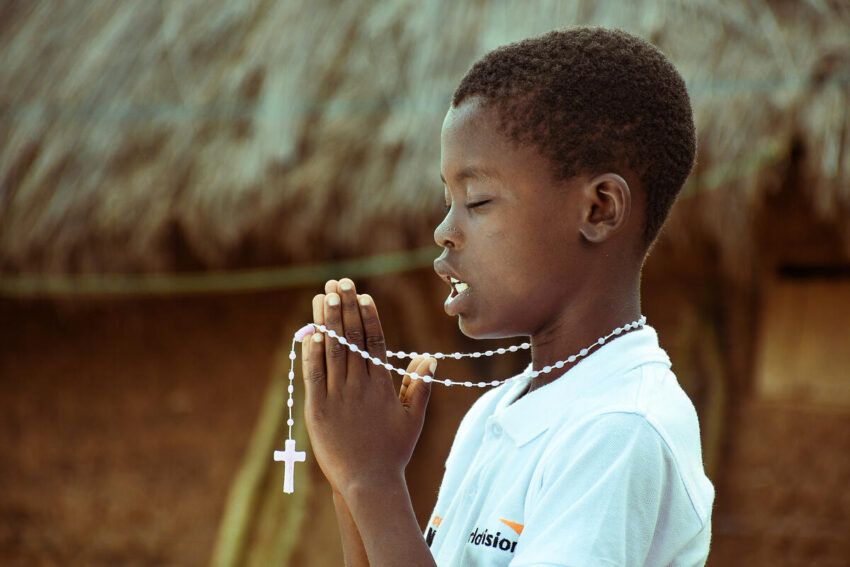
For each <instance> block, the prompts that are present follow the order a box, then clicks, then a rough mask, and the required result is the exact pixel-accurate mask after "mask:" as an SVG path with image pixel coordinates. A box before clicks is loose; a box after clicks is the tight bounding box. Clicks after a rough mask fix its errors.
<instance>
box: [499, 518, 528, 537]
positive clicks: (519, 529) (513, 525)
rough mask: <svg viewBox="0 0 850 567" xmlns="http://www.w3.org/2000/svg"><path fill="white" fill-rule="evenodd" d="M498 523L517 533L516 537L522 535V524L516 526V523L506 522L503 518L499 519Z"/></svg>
mask: <svg viewBox="0 0 850 567" xmlns="http://www.w3.org/2000/svg"><path fill="white" fill-rule="evenodd" d="M499 521H500V522H502V523H503V524H505V525H506V526H508V527H509V528H511V529H512V530H513V531H515V532H516V533H517V535H522V529H523V528H524V527H525V525H523V524H518V523H516V522H512V521H510V520H506V519H504V518H499Z"/></svg>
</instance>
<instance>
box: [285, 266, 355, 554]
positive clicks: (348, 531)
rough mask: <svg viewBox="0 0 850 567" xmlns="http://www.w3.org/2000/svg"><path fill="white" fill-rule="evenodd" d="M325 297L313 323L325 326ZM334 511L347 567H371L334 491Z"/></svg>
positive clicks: (306, 346)
mask: <svg viewBox="0 0 850 567" xmlns="http://www.w3.org/2000/svg"><path fill="white" fill-rule="evenodd" d="M338 291H339V290H338V285H337V281H336V280H331V281H329V282H327V283H326V284H325V293H326V294H327V293H338ZM324 306H325V295H324V294H319V295H317V296H316V297H314V298H313V322H314V323H316V324H317V325H324V324H325V310H324ZM310 344H311V341H309V340H307V341H304V342H303V343H302V344H301V349H302V350H301V360H302V364H303V367H302V370H303V372H304V376H306V375H307V372H308V368H307V364H306V361H307V360H308V359H309V350H310ZM333 502H334V510H335V511H336V520H337V525H338V526H339V534H340V540H341V542H342V554H343V557H344V559H345V566H346V567H369V559H368V558H367V557H366V549H365V548H364V547H363V540H362V539H361V538H360V531H359V530H358V529H357V524H355V523H354V518H352V517H351V511H350V510H349V509H348V505H347V504H346V503H345V499H344V498H343V497H342V495H341V494H340V493H339V492H338V491H337V490H336V489H334V491H333Z"/></svg>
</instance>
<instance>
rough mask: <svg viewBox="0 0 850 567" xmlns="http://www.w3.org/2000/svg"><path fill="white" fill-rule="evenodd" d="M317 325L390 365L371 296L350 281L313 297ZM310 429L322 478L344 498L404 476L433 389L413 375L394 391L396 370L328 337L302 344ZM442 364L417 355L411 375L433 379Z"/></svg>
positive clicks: (315, 336)
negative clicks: (413, 376) (439, 364)
mask: <svg viewBox="0 0 850 567" xmlns="http://www.w3.org/2000/svg"><path fill="white" fill-rule="evenodd" d="M313 320H314V323H316V324H324V325H325V326H327V328H328V329H333V330H334V331H335V332H336V333H337V334H339V335H340V336H344V337H345V338H346V339H347V340H348V341H349V342H351V343H353V344H355V345H357V346H358V347H360V348H361V349H365V350H366V351H367V352H368V353H369V354H370V355H372V356H374V357H377V358H379V359H380V360H382V361H384V362H386V344H385V342H384V335H383V331H382V329H381V322H380V320H379V318H378V311H377V309H376V307H375V304H374V302H373V301H372V298H371V297H370V296H368V295H365V294H364V295H359V296H358V295H357V292H356V290H355V288H354V283H353V282H352V281H351V280H349V279H343V280H340V281H339V282H337V281H335V280H331V281H329V282H327V283H326V284H325V293H324V294H319V295H317V296H315V297H314V298H313ZM302 361H303V374H304V383H305V392H306V395H305V409H304V415H305V420H306V422H307V431H308V433H309V435H310V440H311V442H312V446H313V452H314V455H315V457H316V460H317V461H318V463H319V466H320V467H321V469H322V472H323V473H324V474H325V476H326V477H327V479H328V481H329V482H330V483H331V486H332V487H333V489H334V491H336V492H338V493H339V494H341V495H342V496H343V497H345V496H346V495H347V494H348V493H349V491H351V490H352V489H355V488H357V487H363V486H381V485H382V484H384V483H386V482H394V481H397V480H398V479H399V478H402V477H403V473H404V469H405V467H406V466H407V463H408V462H409V461H410V456H411V454H412V453H413V448H414V446H415V445H416V442H417V440H418V439H419V434H420V433H421V431H422V424H423V421H424V418H425V407H426V406H427V404H428V398H429V395H430V384H428V383H426V382H424V381H422V380H414V381H411V379H410V378H409V377H407V376H405V377H404V381H403V382H402V385H401V387H400V389H399V392H398V393H396V391H395V387H394V386H393V380H392V376H391V374H390V372H389V371H388V370H387V369H386V368H384V367H380V366H376V365H374V364H372V363H371V362H369V361H368V360H366V359H364V358H363V357H361V356H359V355H358V354H355V353H352V352H351V351H349V350H348V348H347V347H345V346H343V345H341V344H339V343H338V342H337V341H336V340H335V339H333V338H331V337H328V336H326V335H324V334H322V333H315V334H313V335H312V336H310V337H307V338H306V339H305V340H304V342H303V343H302ZM435 368H436V360H433V359H426V358H424V357H417V358H416V359H414V360H413V361H412V362H411V363H410V365H409V366H408V368H407V370H408V372H416V373H418V374H419V375H421V376H424V375H426V374H427V375H430V376H433V374H434V369H435Z"/></svg>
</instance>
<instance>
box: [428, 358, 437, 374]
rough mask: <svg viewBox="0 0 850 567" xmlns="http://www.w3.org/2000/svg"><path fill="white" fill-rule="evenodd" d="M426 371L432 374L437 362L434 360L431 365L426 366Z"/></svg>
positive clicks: (435, 369)
mask: <svg viewBox="0 0 850 567" xmlns="http://www.w3.org/2000/svg"><path fill="white" fill-rule="evenodd" d="M428 370H430V371H431V374H434V372H436V371H437V361H436V360H432V361H431V364H429V365H428Z"/></svg>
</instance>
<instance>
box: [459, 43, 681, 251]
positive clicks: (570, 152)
mask: <svg viewBox="0 0 850 567" xmlns="http://www.w3.org/2000/svg"><path fill="white" fill-rule="evenodd" d="M472 97H478V98H479V99H481V100H482V102H483V103H484V105H486V106H492V107H494V108H495V109H496V111H497V112H498V115H499V117H500V127H501V129H502V133H503V134H505V135H506V136H507V137H508V138H510V139H512V140H513V141H515V142H517V143H521V144H532V145H534V146H536V147H537V149H538V150H539V152H540V153H541V155H542V156H543V157H544V158H546V159H547V160H548V161H549V162H550V163H551V166H552V173H553V175H554V177H555V178H556V179H558V180H566V179H569V178H571V177H574V176H576V175H580V174H588V175H594V174H598V173H604V172H614V173H619V174H620V175H623V177H633V178H636V179H637V180H638V181H639V184H640V189H641V190H642V191H643V192H644V194H645V199H646V206H645V211H644V216H645V220H644V225H643V245H644V248H648V247H649V245H650V244H651V243H652V241H653V240H654V239H655V237H656V236H657V234H658V231H659V230H660V228H661V225H662V224H663V223H664V219H665V218H666V217H667V213H668V212H669V210H670V207H671V205H672V204H673V201H674V200H675V198H676V195H677V194H678V192H679V190H680V189H681V187H682V185H683V184H684V182H685V179H686V178H687V176H688V174H689V173H690V171H691V168H692V167H693V164H694V157H695V152H696V136H695V130H694V123H693V116H692V112H691V105H690V99H689V98H688V93H687V91H686V90H685V83H684V81H683V80H682V77H681V76H680V75H679V73H678V72H677V71H676V69H675V68H674V67H673V65H672V64H671V63H670V61H669V60H668V59H667V58H666V57H665V56H664V54H662V53H661V52H660V51H659V50H658V49H656V48H655V47H654V46H652V45H651V44H650V43H648V42H647V41H645V40H643V39H640V38H638V37H636V36H633V35H630V34H628V33H625V32H623V31H619V30H607V29H602V28H573V29H569V30H563V31H553V32H549V33H547V34H545V35H542V36H539V37H535V38H531V39H526V40H524V41H520V42H518V43H513V44H510V45H506V46H504V47H500V48H498V49H496V50H494V51H491V52H490V53H488V54H487V55H485V56H484V57H483V58H482V59H480V60H479V61H478V62H477V63H475V65H473V67H472V68H471V69H470V70H469V72H468V73H467V74H466V76H465V77H464V78H463V79H462V80H461V82H460V85H459V86H458V88H457V90H456V91H455V93H454V97H453V99H452V106H453V107H455V108H457V107H459V106H460V105H461V104H462V103H463V102H464V101H466V100H468V99H470V98H472ZM628 174H631V175H628Z"/></svg>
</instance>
